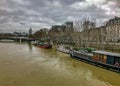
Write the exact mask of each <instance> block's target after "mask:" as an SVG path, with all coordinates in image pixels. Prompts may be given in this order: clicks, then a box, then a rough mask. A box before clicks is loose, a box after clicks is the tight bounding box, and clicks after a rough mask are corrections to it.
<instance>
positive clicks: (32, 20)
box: [0, 0, 120, 32]
mask: <svg viewBox="0 0 120 86" xmlns="http://www.w3.org/2000/svg"><path fill="white" fill-rule="evenodd" d="M114 16H120V0H0V32H2V31H11V30H12V31H15V30H19V31H24V30H25V31H27V30H28V29H29V27H32V28H33V30H37V29H40V28H42V27H50V26H51V25H54V24H62V23H64V22H65V21H78V20H82V19H84V18H88V17H89V18H90V19H94V20H96V21H97V22H98V23H101V22H104V21H106V20H108V19H110V18H113V17H114Z"/></svg>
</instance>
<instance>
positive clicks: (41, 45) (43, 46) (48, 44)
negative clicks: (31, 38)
mask: <svg viewBox="0 0 120 86" xmlns="http://www.w3.org/2000/svg"><path fill="white" fill-rule="evenodd" d="M36 46H37V47H40V48H45V49H50V48H52V45H51V44H50V43H48V42H46V43H41V42H39V43H37V44H36Z"/></svg>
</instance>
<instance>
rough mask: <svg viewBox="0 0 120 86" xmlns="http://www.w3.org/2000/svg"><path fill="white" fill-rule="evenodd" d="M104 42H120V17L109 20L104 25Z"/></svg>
mask: <svg viewBox="0 0 120 86" xmlns="http://www.w3.org/2000/svg"><path fill="white" fill-rule="evenodd" d="M106 32H107V33H106V40H107V41H110V42H112V41H114V42H117V41H119V40H120V17H115V18H113V19H110V20H109V21H108V22H107V23H106Z"/></svg>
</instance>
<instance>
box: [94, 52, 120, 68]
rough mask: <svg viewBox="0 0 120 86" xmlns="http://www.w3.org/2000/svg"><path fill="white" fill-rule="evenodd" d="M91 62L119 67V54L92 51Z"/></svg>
mask: <svg viewBox="0 0 120 86" xmlns="http://www.w3.org/2000/svg"><path fill="white" fill-rule="evenodd" d="M92 60H94V61H95V62H101V63H105V64H109V65H113V66H115V67H120V54H118V53H111V52H106V51H93V57H92Z"/></svg>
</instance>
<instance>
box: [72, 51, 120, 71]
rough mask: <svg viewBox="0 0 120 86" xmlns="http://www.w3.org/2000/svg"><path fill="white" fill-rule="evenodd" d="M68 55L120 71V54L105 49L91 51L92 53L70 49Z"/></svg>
mask: <svg viewBox="0 0 120 86" xmlns="http://www.w3.org/2000/svg"><path fill="white" fill-rule="evenodd" d="M70 56H71V57H73V58H75V59H78V60H82V61H85V62H88V63H91V64H94V65H96V66H102V67H105V68H107V69H112V70H116V71H119V72H120V54H118V53H111V52H106V51H92V53H87V52H81V51H74V50H71V51H70Z"/></svg>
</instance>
